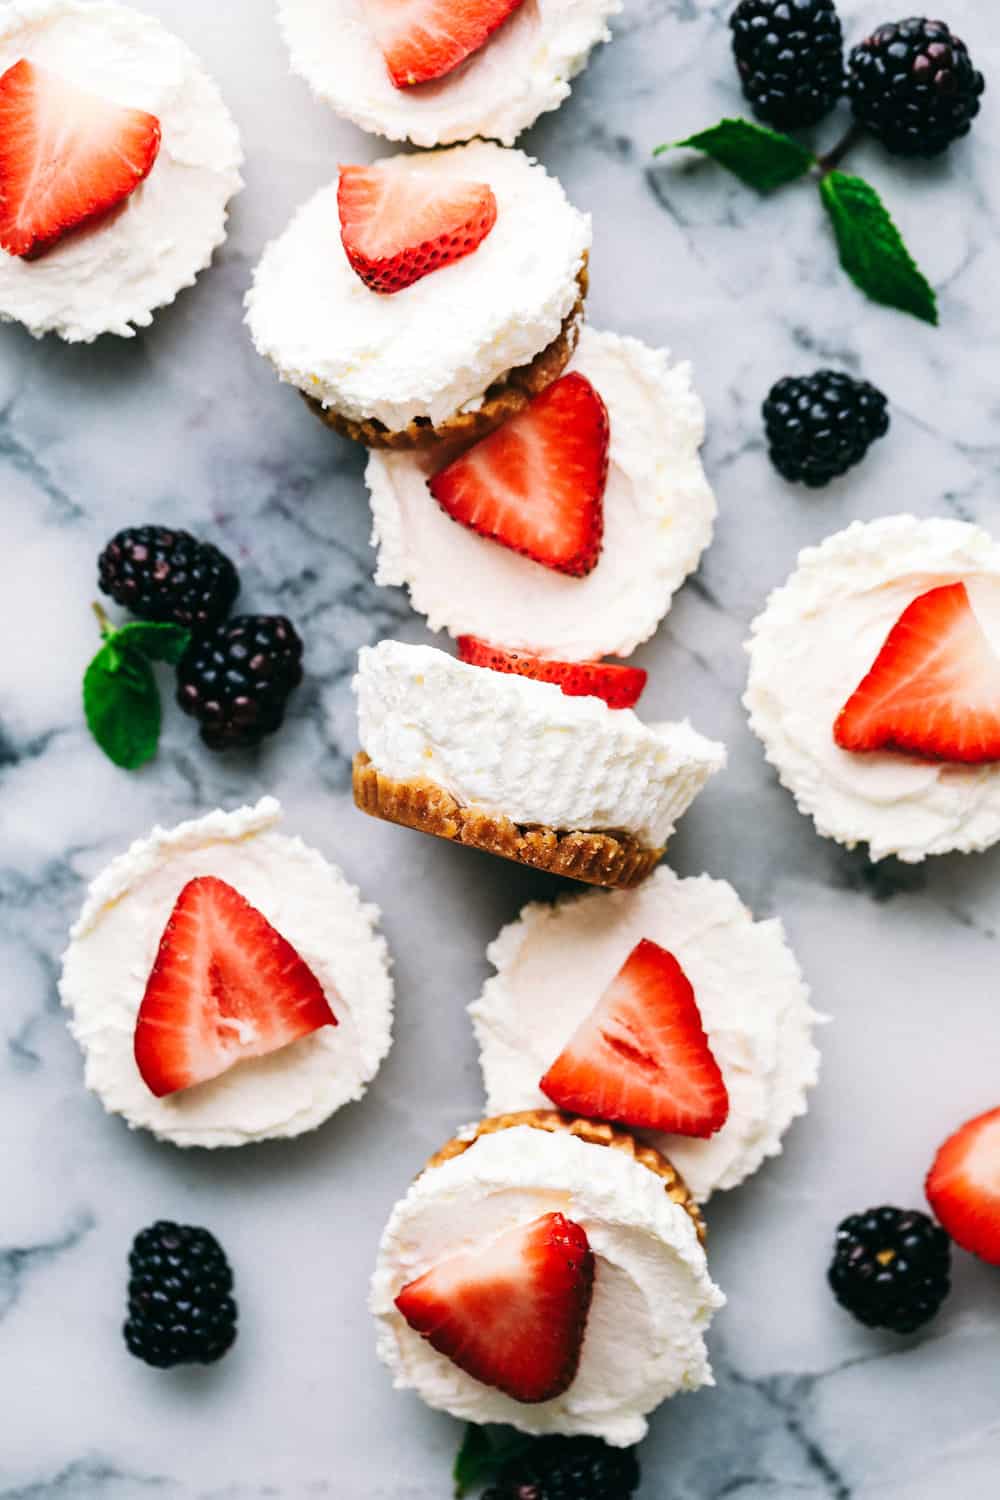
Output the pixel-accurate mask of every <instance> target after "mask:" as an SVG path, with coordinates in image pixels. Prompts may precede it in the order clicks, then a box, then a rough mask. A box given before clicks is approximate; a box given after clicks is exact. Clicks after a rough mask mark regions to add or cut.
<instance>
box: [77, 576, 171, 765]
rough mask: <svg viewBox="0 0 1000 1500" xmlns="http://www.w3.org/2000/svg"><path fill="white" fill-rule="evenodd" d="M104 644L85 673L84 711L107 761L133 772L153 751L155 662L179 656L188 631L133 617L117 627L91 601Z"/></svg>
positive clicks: (158, 716) (156, 735) (157, 713)
mask: <svg viewBox="0 0 1000 1500" xmlns="http://www.w3.org/2000/svg"><path fill="white" fill-rule="evenodd" d="M94 612H95V614H96V615H97V618H98V622H99V623H100V626H101V635H102V637H103V644H102V646H101V649H100V650H99V651H98V653H97V655H96V656H95V657H94V659H93V660H92V661H91V663H90V665H89V666H88V668H87V670H86V672H85V673H84V678H83V711H84V715H85V717H86V720H87V726H88V728H89V729H90V732H91V734H92V735H93V736H94V739H95V740H96V741H97V743H98V744H99V745H100V747H101V749H102V750H103V751H104V753H105V755H106V756H107V757H108V759H109V760H112V761H114V763H115V765H116V766H121V767H122V769H123V770H126V771H135V770H137V769H138V768H139V766H142V765H145V763H146V762H147V761H148V760H152V758H153V756H154V755H155V754H156V747H157V745H158V743H159V739H160V723H161V720H162V710H161V707H160V694H159V690H158V689H157V686H156V678H155V676H154V675H153V668H152V663H153V662H154V661H165V662H170V663H171V664H172V665H176V664H177V662H178V661H180V659H181V657H182V655H183V654H184V651H185V650H186V648H187V645H188V642H189V641H190V639H191V633H190V631H188V630H185V629H184V627H183V626H181V625H170V624H163V625H160V624H151V623H147V622H146V621H131V622H130V623H129V624H127V625H122V626H121V627H120V629H118V630H115V629H114V628H113V626H112V625H111V623H110V621H109V620H108V618H107V616H106V615H105V613H104V611H103V610H102V609H101V607H100V605H98V604H95V605H94Z"/></svg>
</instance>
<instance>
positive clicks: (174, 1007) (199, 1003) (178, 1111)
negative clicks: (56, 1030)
mask: <svg viewBox="0 0 1000 1500" xmlns="http://www.w3.org/2000/svg"><path fill="white" fill-rule="evenodd" d="M280 816H281V809H280V807H279V805H278V803H277V802H275V801H274V799H273V798H270V797H266V798H264V799H263V800H262V801H261V802H259V803H258V804H257V805H256V807H242V808H239V809H237V810H236V811H235V812H222V811H217V812H212V813H209V814H207V815H206V816H205V817H201V818H197V819H195V820H193V821H191V822H188V823H181V824H179V825H178V826H177V827H176V828H172V829H164V828H154V830H153V832H152V833H151V834H150V835H149V837H148V838H146V839H141V840H139V841H138V842H136V843H134V844H133V845H132V847H131V848H130V849H129V850H128V851H127V853H125V854H122V855H120V856H119V857H118V858H117V859H115V860H113V861H112V863H111V864H110V865H109V866H108V868H107V869H106V870H105V871H104V872H103V873H102V874H100V875H99V876H98V877H97V879H96V880H95V881H94V882H93V884H92V885H91V887H90V891H89V893H88V895H87V899H86V901H85V903H84V906H83V910H82V912H81V913H80V917H79V919H78V921H77V922H76V924H75V926H74V927H73V930H72V932H71V934H70V943H69V947H68V948H67V950H66V952H65V954H64V956H63V968H62V977H61V980H60V993H61V995H62V1000H63V1003H64V1005H65V1006H66V1007H67V1009H68V1010H69V1012H70V1026H71V1029H72V1031H73V1034H74V1035H75V1037H76V1038H77V1041H78V1042H79V1043H80V1046H81V1047H82V1049H83V1053H84V1058H85V1078H86V1083H87V1087H88V1088H89V1089H92V1090H93V1092H94V1093H96V1094H97V1095H98V1097H99V1098H100V1099H101V1101H102V1103H103V1104H104V1107H105V1108H106V1109H107V1110H108V1111H109V1112H110V1113H113V1114H120V1115H123V1116H124V1118H125V1119H126V1121H127V1122H128V1124H129V1125H130V1126H132V1127H133V1128H143V1129H146V1130H150V1131H152V1132H153V1134H154V1135H156V1136H158V1137H160V1139H162V1140H168V1141H172V1142H173V1143H174V1144H175V1145H178V1146H241V1145H244V1144H246V1143H247V1142H249V1141H259V1140H265V1139H267V1138H269V1137H275V1136H296V1135H301V1134H302V1133H303V1132H304V1131H307V1130H312V1129H314V1128H315V1127H316V1126H318V1125H320V1124H322V1123H323V1121H324V1120H326V1119H327V1118H328V1117H329V1116H330V1115H332V1114H333V1113H334V1111H335V1110H338V1109H340V1107H341V1106H342V1105H344V1104H347V1103H348V1102H349V1101H350V1100H354V1099H360V1098H361V1096H362V1095H363V1094H364V1092H365V1089H366V1087H367V1085H368V1083H369V1082H370V1081H371V1079H372V1078H373V1077H374V1076H375V1074H376V1072H377V1071H378V1068H379V1065H380V1063H381V1062H382V1059H383V1058H384V1057H385V1055H386V1052H387V1051H388V1049H389V1043H390V1039H391V1026H392V981H391V978H390V975H389V956H388V952H387V949H386V945H385V941H384V939H383V938H382V937H381V936H380V935H379V933H378V930H377V926H376V924H377V920H378V911H377V910H376V908H375V907H373V906H369V905H366V904H365V903H364V902H362V900H361V898H360V896H359V895H358V892H357V891H356V890H355V889H354V887H353V886H350V885H348V883H347V881H346V880H345V879H344V877H343V876H342V875H341V874H340V872H339V870H337V869H336V868H335V867H334V866H333V865H331V864H329V863H328V862H327V860H325V859H324V858H323V856H322V855H321V854H319V853H318V852H317V851H316V850H315V849H310V848H309V847H308V846H307V845H306V844H304V843H303V842H302V841H301V839H298V838H294V837H290V836H288V835H286V834H283V833H279V832H278V831H277V825H278V822H279V819H280Z"/></svg>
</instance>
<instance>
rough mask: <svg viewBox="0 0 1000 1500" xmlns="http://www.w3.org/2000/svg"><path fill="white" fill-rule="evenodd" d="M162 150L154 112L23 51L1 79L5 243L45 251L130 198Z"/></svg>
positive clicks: (1, 233) (13, 248)
mask: <svg viewBox="0 0 1000 1500" xmlns="http://www.w3.org/2000/svg"><path fill="white" fill-rule="evenodd" d="M159 149H160V122H159V120H157V118H156V116H155V115H150V114H146V113H145V112H144V111H143V110H141V109H125V108H123V107H122V106H121V105H119V104H112V103H109V102H108V100H106V99H102V98H100V97H99V96H98V95H97V94H92V93H90V92H89V91H88V90H86V89H81V88H77V86H76V85H75V84H72V83H69V82H67V80H66V79H65V78H61V77H60V76H59V74H58V73H50V72H49V70H48V69H47V68H40V67H39V66H38V65H37V63H32V62H28V61H27V60H26V59H24V58H22V59H21V61H20V62H17V63H15V64H14V66H13V67H11V68H8V69H7V71H6V73H4V75H3V77H2V78H0V246H2V247H3V249H4V250H6V251H7V252H8V254H10V255H19V256H23V257H26V258H29V259H30V258H32V257H35V256H38V255H40V254H42V252H43V251H45V250H47V249H49V248H50V246H52V245H54V244H55V242H56V241H57V240H58V239H60V238H61V237H62V236H63V235H65V234H68V233H69V231H70V230H73V229H78V228H79V227H80V226H81V225H82V224H88V223H90V222H91V221H92V220H94V219H97V218H98V217H100V216H101V215H102V214H106V213H109V212H110V211H111V210H112V209H114V208H117V207H118V206H119V205H120V204H122V203H124V202H125V199H126V198H128V197H129V195H130V194H131V193H133V192H134V191H135V189H136V188H137V187H138V186H139V184H140V182H142V180H143V179H144V178H145V177H147V176H148V175H149V173H150V172H151V171H152V168H153V163H154V162H155V161H156V157H157V154H158V152H159Z"/></svg>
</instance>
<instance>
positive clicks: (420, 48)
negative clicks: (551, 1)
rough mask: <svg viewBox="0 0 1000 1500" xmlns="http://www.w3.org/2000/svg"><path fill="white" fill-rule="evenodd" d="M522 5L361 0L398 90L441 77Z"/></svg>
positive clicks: (500, 0) (494, 0) (515, 0)
mask: <svg viewBox="0 0 1000 1500" xmlns="http://www.w3.org/2000/svg"><path fill="white" fill-rule="evenodd" d="M520 3H521V0H364V6H365V15H366V17H367V20H368V24H369V26H370V27H371V29H372V31H373V33H374V35H375V40H376V41H377V43H378V45H379V50H380V51H381V53H382V56H383V57H384V58H385V61H386V66H387V68H388V69H389V77H390V78H391V79H392V81H393V83H394V84H395V85H396V87H397V88H398V89H406V88H410V87H412V85H413V84H415V83H427V82H429V81H430V79H432V78H443V77H444V76H445V74H446V73H450V72H451V71H452V69H453V68H457V67H458V65H459V63H461V62H464V61H465V59H466V58H467V57H468V56H469V55H470V54H471V53H473V52H475V51H476V50H477V49H478V48H479V47H481V46H482V45H483V43H484V42H485V41H487V39H488V38H489V37H490V36H492V34H493V32H494V31H496V29H497V27H498V26H501V25H502V24H503V22H504V21H506V19H507V17H508V16H509V15H510V14H511V12H512V11H515V10H516V9H517V7H518V6H519V5H520Z"/></svg>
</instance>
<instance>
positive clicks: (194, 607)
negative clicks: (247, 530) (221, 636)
mask: <svg viewBox="0 0 1000 1500" xmlns="http://www.w3.org/2000/svg"><path fill="white" fill-rule="evenodd" d="M97 575H98V582H99V584H100V587H101V590H102V591H103V592H104V593H105V594H110V596H111V598H112V599H113V600H114V601H115V603H116V604H120V605H122V607H123V608H124V609H127V610H129V611H131V613H132V614H134V615H137V616H138V618H139V619H140V620H158V621H173V622H174V623H175V624H177V625H186V626H189V627H190V626H197V627H202V626H206V625H215V624H216V623H217V622H218V621H219V620H223V619H225V617H226V615H227V614H228V613H229V611H230V609H231V608H232V606H233V601H234V599H235V598H236V595H237V594H238V593H239V591H240V580H239V576H238V574H237V572H236V569H235V568H234V567H233V565H232V563H231V562H230V561H229V558H228V557H227V556H226V555H225V553H224V552H220V551H219V549H218V547H213V546H212V545H211V544H210V543H208V542H199V541H198V539H197V538H196V537H193V536H191V534H190V532H187V531H174V530H172V529H171V528H170V527H168V526H130V527H128V528H127V529H126V530H125V531H119V532H118V534H117V536H113V537H112V538H111V540H110V542H109V543H108V545H107V546H106V547H105V549H104V551H103V552H102V553H101V555H100V557H99V558H98V562H97Z"/></svg>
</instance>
